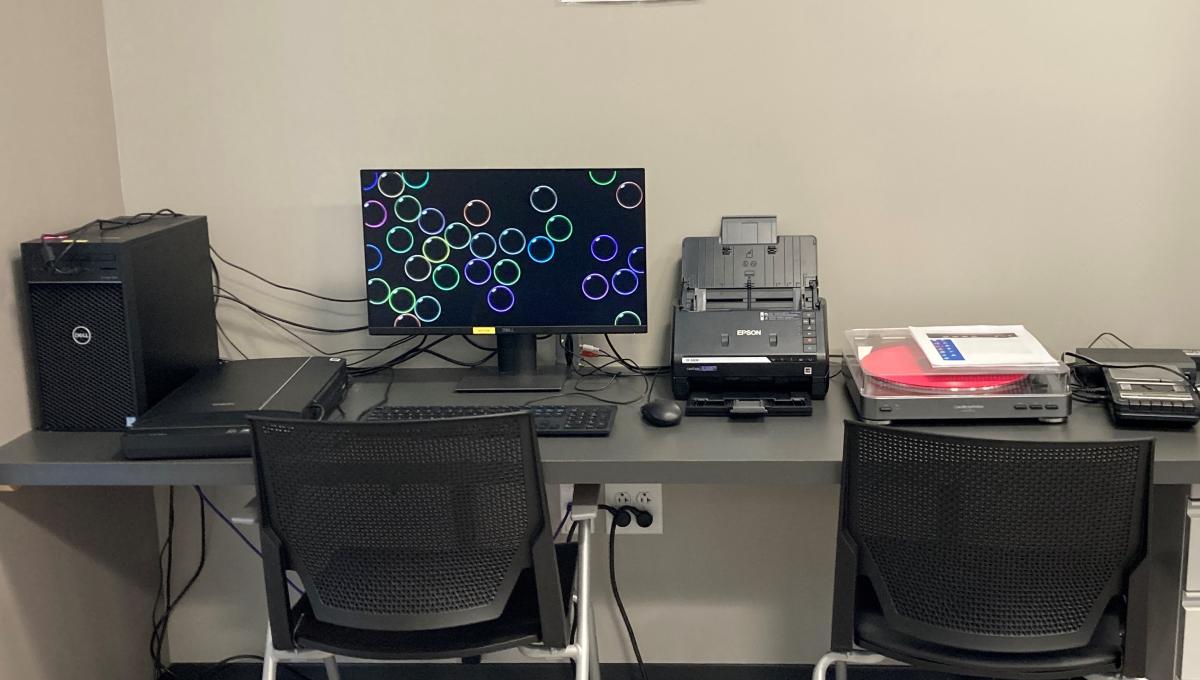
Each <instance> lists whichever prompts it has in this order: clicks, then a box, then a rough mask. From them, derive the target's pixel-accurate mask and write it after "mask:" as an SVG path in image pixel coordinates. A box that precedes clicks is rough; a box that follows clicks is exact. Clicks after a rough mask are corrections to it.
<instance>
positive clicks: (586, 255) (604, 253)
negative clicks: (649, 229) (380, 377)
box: [360, 168, 646, 391]
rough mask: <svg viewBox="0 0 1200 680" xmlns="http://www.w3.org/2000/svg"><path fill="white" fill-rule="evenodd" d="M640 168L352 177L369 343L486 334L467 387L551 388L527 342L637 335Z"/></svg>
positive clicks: (551, 372)
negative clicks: (492, 355) (484, 368)
mask: <svg viewBox="0 0 1200 680" xmlns="http://www.w3.org/2000/svg"><path fill="white" fill-rule="evenodd" d="M645 175H646V173H645V170H643V169H640V168H619V169H603V170H564V169H553V170H541V169H536V170H535V169H527V170H421V169H417V170H412V169H409V170H390V169H389V170H382V169H372V170H363V171H361V178H360V179H361V180H362V183H361V185H360V186H361V187H362V215H363V240H364V245H365V251H366V252H365V256H366V260H365V264H366V267H365V268H366V280H367V299H368V303H367V320H368V326H369V329H370V332H371V333H372V334H376V335H409V334H439V335H442V334H459V333H473V334H476V335H495V336H496V341H497V355H496V356H497V364H498V365H497V368H496V369H493V370H491V371H490V372H488V373H487V374H482V373H481V374H479V375H475V376H472V377H471V378H468V379H467V380H465V381H464V382H463V383H462V384H460V386H459V389H460V390H467V391H510V390H520V391H525V390H538V391H544V390H557V389H561V388H562V384H563V382H564V380H565V374H564V373H563V371H562V369H561V368H558V369H555V368H552V367H547V368H545V369H541V370H539V369H538V366H537V346H536V336H537V334H539V333H644V332H646V189H645V187H646V181H645Z"/></svg>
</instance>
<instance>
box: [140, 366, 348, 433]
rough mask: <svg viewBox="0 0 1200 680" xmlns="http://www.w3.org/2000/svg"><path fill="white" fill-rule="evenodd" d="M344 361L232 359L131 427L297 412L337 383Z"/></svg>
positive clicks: (206, 372)
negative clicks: (267, 413)
mask: <svg viewBox="0 0 1200 680" xmlns="http://www.w3.org/2000/svg"><path fill="white" fill-rule="evenodd" d="M344 366H345V360H344V359H337V358H329V357H289V358H282V359H248V360H243V361H228V362H225V363H223V364H220V365H217V366H210V367H208V368H205V369H203V370H201V371H200V372H199V373H197V374H196V375H195V376H194V377H193V378H192V379H191V380H189V381H187V382H186V383H184V384H183V385H181V386H180V387H178V388H177V389H176V390H175V391H174V392H171V393H170V394H168V395H167V396H166V397H164V398H163V400H162V401H160V402H159V403H157V404H155V405H154V406H153V407H152V408H151V409H150V410H149V411H147V412H146V413H145V414H144V415H143V416H142V417H141V418H138V420H137V422H136V423H135V424H134V425H133V429H135V430H146V429H155V428H187V427H210V426H213V425H219V424H222V423H225V422H232V423H235V424H240V425H244V424H245V422H246V421H245V417H246V415H248V414H253V413H263V412H270V413H290V414H292V413H294V414H296V415H299V414H301V413H303V412H304V410H305V409H306V408H308V407H309V405H310V404H312V402H313V399H314V397H316V396H318V395H320V394H322V393H323V392H325V391H326V390H327V389H328V388H329V386H330V385H331V384H332V383H335V382H336V381H337V380H338V378H339V374H340V373H341V372H342V371H343V367H344Z"/></svg>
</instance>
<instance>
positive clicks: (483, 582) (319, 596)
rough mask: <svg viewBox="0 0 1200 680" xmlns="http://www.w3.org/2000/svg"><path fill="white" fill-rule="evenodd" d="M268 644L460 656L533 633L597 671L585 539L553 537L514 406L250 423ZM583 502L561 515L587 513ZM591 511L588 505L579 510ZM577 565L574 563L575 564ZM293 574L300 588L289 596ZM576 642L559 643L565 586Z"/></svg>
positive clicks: (581, 669) (531, 639)
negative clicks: (462, 413)
mask: <svg viewBox="0 0 1200 680" xmlns="http://www.w3.org/2000/svg"><path fill="white" fill-rule="evenodd" d="M251 428H252V430H253V434H254V465H255V470H256V473H257V479H258V498H259V503H260V513H261V532H262V548H263V569H264V572H265V575H266V587H267V613H268V622H269V626H268V639H267V645H266V647H267V648H266V654H265V656H266V662H265V663H264V664H263V678H265V679H267V680H272V679H273V678H274V677H275V667H276V664H277V663H278V660H279V657H280V656H286V657H288V658H295V654H296V652H297V651H299V652H303V651H306V650H317V651H318V652H319V653H320V654H319V655H320V656H322V658H324V660H325V661H326V668H327V669H328V670H329V671H330V674H331V675H332V676H335V677H336V674H337V670H336V666H335V665H334V663H333V661H332V658H333V657H332V654H339V655H344V656H350V657H356V658H369V659H434V658H455V657H458V658H467V657H473V656H478V655H481V654H485V653H489V652H495V651H498V650H502V649H509V648H513V647H519V646H528V645H537V646H539V649H540V650H541V655H542V656H552V657H558V658H570V659H572V660H574V661H575V662H576V678H579V679H580V680H583V679H584V678H587V677H588V673H589V671H592V670H594V669H595V667H596V662H595V654H594V650H593V645H592V643H593V641H594V637H593V635H594V633H593V631H592V630H591V628H592V626H591V625H590V623H591V619H590V617H589V616H588V613H589V612H590V602H589V601H588V600H589V587H588V584H587V573H586V563H587V562H586V560H587V557H588V554H587V553H588V550H589V547H588V543H587V541H588V538H587V537H588V535H589V534H590V533H591V532H590V531H589V530H584V531H583V532H582V534H581V537H582V539H583V542H581V543H580V544H579V545H578V547H576V546H574V545H559V546H555V545H554V542H553V536H552V535H551V531H552V528H553V527H552V526H551V525H552V522H551V521H549V520H548V518H547V506H546V499H545V493H544V486H543V483H542V474H541V464H540V460H539V458H538V451H537V440H536V438H535V436H534V431H533V423H532V420H531V417H530V416H529V414H528V413H513V414H501V415H493V416H484V417H478V418H453V419H446V420H437V421H418V422H386V423H356V422H317V421H302V420H279V419H270V418H253V419H251ZM588 510H589V508H588V507H586V505H584V504H581V505H580V507H579V508H577V509H576V510H575V513H574V515H573V516H574V517H575V518H576V519H579V520H580V521H582V522H583V523H584V525H585V527H584V528H585V529H586V528H587V525H588V524H590V521H591V518H590V517H589V516H588ZM590 510H591V512H590V514H591V517H594V512H595V510H594V507H593V508H591V509H590ZM577 569H578V570H580V572H579V573H577ZM290 571H294V572H295V573H296V574H297V575H298V576H299V580H300V583H301V584H302V586H303V588H304V590H305V593H304V595H303V596H301V597H300V598H299V599H298V601H297V602H296V603H295V604H291V603H290V601H289V595H288V582H287V577H288V572H290ZM572 584H575V586H576V589H577V595H578V608H577V610H576V613H577V624H576V625H577V633H576V637H577V638H578V640H579V641H573V640H569V639H568V628H569V618H568V616H569V613H570V610H569V609H568V607H567V605H568V604H569V603H570V602H571V586H572Z"/></svg>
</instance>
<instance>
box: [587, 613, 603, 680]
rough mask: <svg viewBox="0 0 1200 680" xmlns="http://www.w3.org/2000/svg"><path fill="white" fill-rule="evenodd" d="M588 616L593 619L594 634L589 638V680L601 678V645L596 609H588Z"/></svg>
mask: <svg viewBox="0 0 1200 680" xmlns="http://www.w3.org/2000/svg"><path fill="white" fill-rule="evenodd" d="M588 618H589V619H591V621H590V623H591V627H592V636H591V639H589V640H588V659H590V660H591V664H590V668H589V674H588V680H600V647H599V646H598V645H597V644H596V610H595V609H591V610H589V611H588Z"/></svg>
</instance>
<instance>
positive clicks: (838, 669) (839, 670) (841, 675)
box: [833, 661, 850, 680]
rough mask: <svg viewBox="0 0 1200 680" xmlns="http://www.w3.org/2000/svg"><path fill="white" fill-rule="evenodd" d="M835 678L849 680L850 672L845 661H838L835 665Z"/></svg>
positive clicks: (836, 679)
mask: <svg viewBox="0 0 1200 680" xmlns="http://www.w3.org/2000/svg"><path fill="white" fill-rule="evenodd" d="M833 677H834V678H835V680H849V677H850V671H849V669H847V668H846V662H845V661H837V662H834V664H833Z"/></svg>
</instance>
